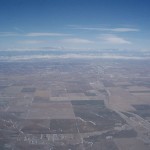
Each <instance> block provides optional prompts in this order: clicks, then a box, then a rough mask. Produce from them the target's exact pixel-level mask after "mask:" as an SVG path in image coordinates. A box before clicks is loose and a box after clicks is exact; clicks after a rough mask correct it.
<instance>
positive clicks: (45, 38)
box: [0, 0, 150, 50]
mask: <svg viewBox="0 0 150 150" xmlns="http://www.w3.org/2000/svg"><path fill="white" fill-rule="evenodd" d="M149 6H150V1H149V0H0V50H55V49H57V50H94V49H96V50H104V49H106V50H107V49H116V50H119V49H124V50H125V49H128V50H129V49H130V50H150V49H149V47H150V17H149V16H150V9H149Z"/></svg>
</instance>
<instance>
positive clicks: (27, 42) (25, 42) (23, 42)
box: [18, 40, 48, 44]
mask: <svg viewBox="0 0 150 150" xmlns="http://www.w3.org/2000/svg"><path fill="white" fill-rule="evenodd" d="M47 42H48V41H44V40H43V41H42V40H25V41H18V43H20V44H43V43H47Z"/></svg>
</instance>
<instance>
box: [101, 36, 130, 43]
mask: <svg viewBox="0 0 150 150" xmlns="http://www.w3.org/2000/svg"><path fill="white" fill-rule="evenodd" d="M99 38H100V40H102V41H104V42H106V43H109V44H131V42H130V41H128V40H125V39H124V38H122V37H119V36H117V35H113V34H103V35H102V36H100V37H99Z"/></svg>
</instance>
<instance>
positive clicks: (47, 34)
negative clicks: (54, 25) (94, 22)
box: [26, 32, 70, 36]
mask: <svg viewBox="0 0 150 150" xmlns="http://www.w3.org/2000/svg"><path fill="white" fill-rule="evenodd" d="M69 35H70V34H63V33H50V32H32V33H27V34H26V36H69Z"/></svg>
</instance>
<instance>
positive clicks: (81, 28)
mask: <svg viewBox="0 0 150 150" xmlns="http://www.w3.org/2000/svg"><path fill="white" fill-rule="evenodd" d="M70 27H71V28H72V29H79V30H90V31H107V32H138V31H140V30H139V29H137V28H101V27H100V28H95V27H91V28H90V27H80V26H74V25H72V26H70Z"/></svg>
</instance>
